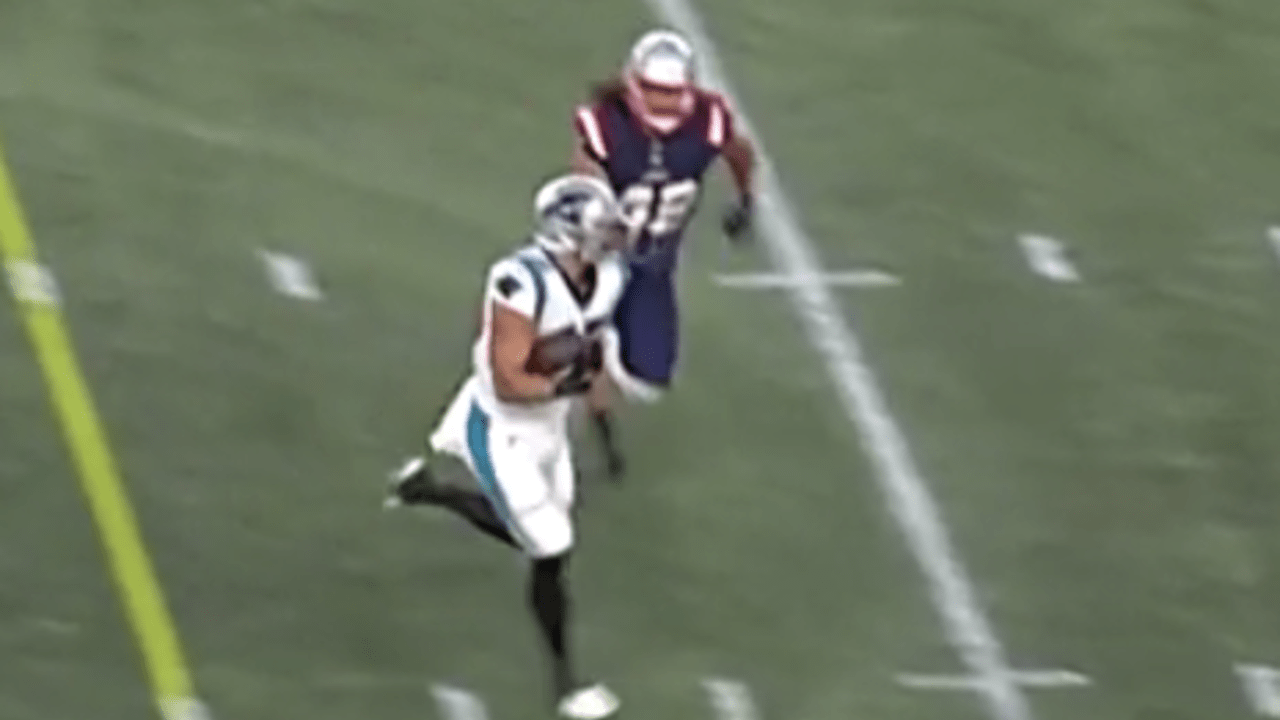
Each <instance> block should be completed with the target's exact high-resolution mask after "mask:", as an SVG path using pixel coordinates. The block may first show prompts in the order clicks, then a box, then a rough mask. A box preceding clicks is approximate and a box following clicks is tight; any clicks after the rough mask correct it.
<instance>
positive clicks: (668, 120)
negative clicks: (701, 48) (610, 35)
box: [622, 30, 697, 133]
mask: <svg viewBox="0 0 1280 720" xmlns="http://www.w3.org/2000/svg"><path fill="white" fill-rule="evenodd" d="M694 60H695V58H694V53H693V46H692V45H691V44H690V43H689V41H688V40H686V39H684V37H683V36H681V35H680V34H679V33H676V32H672V31H671V30H650V31H649V32H647V33H645V34H644V35H642V36H641V37H640V39H639V40H637V41H636V43H635V45H633V46H631V54H630V55H629V56H628V58H627V63H626V67H625V68H623V73H622V77H623V82H624V83H625V85H626V90H627V92H626V97H627V104H628V105H630V107H631V109H632V111H633V112H634V113H636V115H638V116H639V117H640V119H641V120H642V121H643V122H644V123H645V124H647V125H649V126H650V127H651V128H653V129H654V130H657V131H658V132H662V133H669V132H671V131H672V130H675V129H676V128H677V127H679V126H680V123H682V122H684V121H685V119H686V118H688V117H689V116H690V115H691V114H693V109H694V105H695V103H696V101H697V90H696V87H695V82H696V78H695V64H694Z"/></svg>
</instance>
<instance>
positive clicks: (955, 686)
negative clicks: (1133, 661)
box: [898, 670, 1093, 691]
mask: <svg viewBox="0 0 1280 720" xmlns="http://www.w3.org/2000/svg"><path fill="white" fill-rule="evenodd" d="M1012 674H1013V681H1014V682H1016V683H1017V684H1018V685H1021V686H1022V687H1028V688H1069V687H1088V686H1089V685H1092V684H1093V681H1092V680H1090V679H1089V678H1088V677H1086V676H1084V675H1081V674H1080V673H1076V672H1071V671H1070V670H1014V671H1012ZM898 682H899V683H900V684H901V685H902V686H903V687H909V688H912V689H913V690H970V691H972V690H981V689H982V685H981V683H982V679H981V678H975V677H973V676H971V675H899V676H898Z"/></svg>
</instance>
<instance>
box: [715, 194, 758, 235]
mask: <svg viewBox="0 0 1280 720" xmlns="http://www.w3.org/2000/svg"><path fill="white" fill-rule="evenodd" d="M753 208H754V205H753V203H752V201H751V196H750V195H743V196H742V199H741V200H739V201H738V203H737V204H736V205H730V206H728V207H726V208H725V209H724V215H722V216H721V218H720V227H721V228H723V229H724V234H725V235H728V236H729V240H730V241H732V242H735V243H738V242H742V241H743V240H745V239H746V238H747V231H748V230H750V229H751V218H752V215H753Z"/></svg>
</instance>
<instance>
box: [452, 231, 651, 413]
mask: <svg viewBox="0 0 1280 720" xmlns="http://www.w3.org/2000/svg"><path fill="white" fill-rule="evenodd" d="M626 280H627V268H626V265H625V263H624V262H623V261H622V260H621V259H620V258H617V257H613V256H611V257H609V258H607V259H605V260H602V261H600V262H599V263H597V264H596V282H595V288H594V290H593V291H592V292H591V294H590V295H589V296H586V297H583V298H579V297H578V295H577V293H576V291H575V288H574V287H573V285H572V284H571V283H570V281H569V279H568V278H567V277H566V276H565V275H564V273H563V271H561V270H560V267H559V266H558V265H556V263H555V261H554V260H552V258H551V256H550V255H548V254H547V253H546V252H545V251H544V250H542V249H541V248H539V247H536V246H532V245H531V246H527V247H523V248H520V249H519V250H517V251H516V252H514V253H512V254H511V255H508V256H507V257H505V258H503V259H501V260H499V261H498V262H496V263H494V264H493V265H492V266H491V267H490V268H489V276H488V279H487V280H486V283H485V293H484V309H483V311H482V313H483V314H482V320H481V325H480V337H479V338H478V339H477V340H476V344H475V347H474V349H473V350H472V362H473V364H474V368H475V380H476V388H475V393H476V401H477V402H478V403H480V407H481V409H483V410H484V411H485V412H488V413H490V414H491V415H494V416H495V417H498V418H501V419H502V420H505V421H508V422H520V423H525V422H528V423H536V424H538V425H543V426H551V427H554V428H556V429H559V428H560V427H562V426H563V425H564V424H565V423H566V422H567V420H568V416H569V409H570V406H571V402H572V401H571V400H570V399H569V398H556V399H554V400H549V401H546V402H540V403H506V402H502V401H501V400H499V399H498V397H497V394H496V392H495V391H494V386H493V367H492V365H491V364H490V361H489V357H490V354H489V346H490V339H489V338H490V332H491V326H492V322H491V321H492V317H491V315H492V306H493V303H499V304H501V305H504V306H506V307H508V308H511V309H513V310H515V311H516V312H518V313H520V314H521V315H524V316H526V317H530V318H535V319H536V322H537V328H538V336H539V337H546V336H549V335H555V334H556V333H559V332H562V331H564V330H565V329H566V328H573V329H574V330H576V331H577V332H578V333H580V334H582V335H584V336H586V335H596V336H599V335H600V333H601V332H602V331H603V330H604V329H605V328H606V327H608V326H609V324H610V323H611V322H612V320H613V312H614V309H615V308H616V307H617V304H618V300H619V299H621V297H622V290H623V287H624V286H625V285H626Z"/></svg>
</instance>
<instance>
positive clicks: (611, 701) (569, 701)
mask: <svg viewBox="0 0 1280 720" xmlns="http://www.w3.org/2000/svg"><path fill="white" fill-rule="evenodd" d="M621 705H622V703H621V702H619V701H618V696H617V695H614V694H613V692H612V691H611V690H609V688H607V687H605V686H604V685H599V684H597V685H591V686H589V687H585V688H580V689H578V690H574V691H573V692H571V693H569V694H568V695H565V696H564V698H562V699H561V700H560V707H559V711H560V717H563V718H569V720H603V718H607V717H609V716H611V715H613V714H614V713H616V712H618V708H619V706H621Z"/></svg>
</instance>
